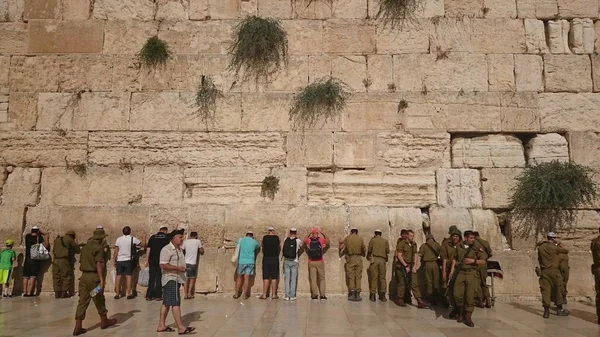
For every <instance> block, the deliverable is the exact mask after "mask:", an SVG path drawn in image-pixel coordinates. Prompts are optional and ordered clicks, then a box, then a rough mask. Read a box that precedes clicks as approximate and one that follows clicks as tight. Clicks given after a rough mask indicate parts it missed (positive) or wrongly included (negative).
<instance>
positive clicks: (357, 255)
mask: <svg viewBox="0 0 600 337" xmlns="http://www.w3.org/2000/svg"><path fill="white" fill-rule="evenodd" d="M348 256H362V255H360V254H348Z"/></svg>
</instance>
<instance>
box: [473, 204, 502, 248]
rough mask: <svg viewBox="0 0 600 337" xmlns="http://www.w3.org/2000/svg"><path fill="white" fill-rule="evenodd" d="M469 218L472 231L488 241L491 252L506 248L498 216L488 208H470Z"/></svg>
mask: <svg viewBox="0 0 600 337" xmlns="http://www.w3.org/2000/svg"><path fill="white" fill-rule="evenodd" d="M469 211H470V212H471V219H472V220H473V224H472V227H471V228H470V229H472V230H473V231H476V232H479V236H480V237H481V238H482V239H484V240H487V241H488V242H489V243H490V248H491V249H492V252H495V251H498V250H504V249H505V248H507V245H506V244H505V239H504V237H503V235H502V232H501V231H500V225H499V224H498V217H497V216H496V214H495V213H494V212H493V211H491V210H489V209H471V210H469Z"/></svg>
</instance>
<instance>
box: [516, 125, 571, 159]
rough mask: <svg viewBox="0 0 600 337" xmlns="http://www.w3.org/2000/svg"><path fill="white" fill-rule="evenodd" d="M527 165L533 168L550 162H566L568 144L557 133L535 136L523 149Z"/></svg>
mask: <svg viewBox="0 0 600 337" xmlns="http://www.w3.org/2000/svg"><path fill="white" fill-rule="evenodd" d="M525 155H526V157H527V165H528V166H534V165H537V164H541V163H548V162H551V161H555V160H556V161H559V162H564V163H566V162H568V161H569V144H567V140H566V139H565V137H563V136H561V135H559V134H558V133H548V134H545V135H537V136H535V137H534V138H533V139H531V140H530V141H529V142H527V145H526V147H525Z"/></svg>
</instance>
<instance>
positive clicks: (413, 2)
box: [375, 0, 424, 29]
mask: <svg viewBox="0 0 600 337" xmlns="http://www.w3.org/2000/svg"><path fill="white" fill-rule="evenodd" d="M423 6H424V1H423V0H379V11H378V12H377V14H376V15H375V19H377V20H381V21H382V22H383V27H386V26H388V25H389V26H390V27H391V28H392V29H394V28H400V29H402V28H404V26H405V25H406V24H409V23H413V22H416V17H415V13H416V11H417V10H419V9H421V8H423Z"/></svg>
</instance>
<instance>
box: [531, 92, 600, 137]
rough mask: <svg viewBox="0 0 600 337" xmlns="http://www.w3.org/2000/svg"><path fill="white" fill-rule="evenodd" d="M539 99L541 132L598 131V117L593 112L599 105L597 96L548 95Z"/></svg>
mask: <svg viewBox="0 0 600 337" xmlns="http://www.w3.org/2000/svg"><path fill="white" fill-rule="evenodd" d="M539 98H540V117H541V122H540V123H541V131H542V132H557V131H567V130H568V131H586V130H594V131H600V116H599V115H598V114H597V113H596V112H595V111H596V108H597V106H598V104H600V97H599V96H598V95H596V94H591V93H589V94H568V93H562V94H561V93H558V94H551V93H548V94H540V97H539ZM573 116H577V118H573Z"/></svg>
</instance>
